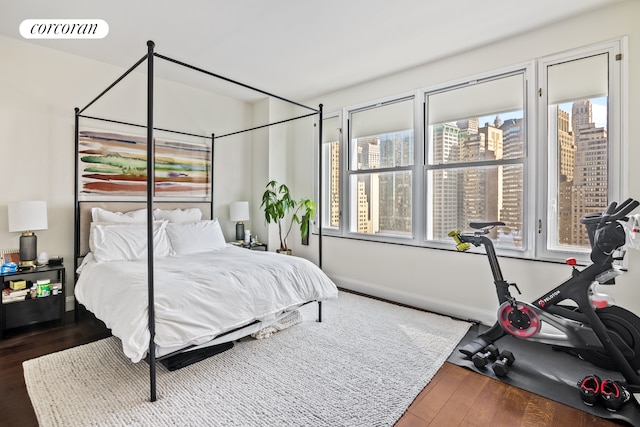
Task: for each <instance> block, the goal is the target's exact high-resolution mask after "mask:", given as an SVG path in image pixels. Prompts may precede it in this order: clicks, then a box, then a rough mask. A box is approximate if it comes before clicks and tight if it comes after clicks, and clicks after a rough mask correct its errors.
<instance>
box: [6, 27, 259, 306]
mask: <svg viewBox="0 0 640 427" xmlns="http://www.w3.org/2000/svg"><path fill="white" fill-rule="evenodd" d="M89 43H90V41H89ZM145 53H146V46H140V56H138V57H137V58H132V62H131V64H132V65H133V63H134V62H135V60H137V59H138V58H140V57H142V56H143V55H144V54H145ZM0 58H2V66H1V67H0V94H1V95H0V171H1V174H2V175H1V176H2V178H3V180H2V183H0V187H1V190H0V247H1V248H6V249H9V248H16V249H17V248H18V240H19V234H18V233H9V232H8V228H7V205H8V203H10V202H13V201H19V200H45V201H47V205H48V216H49V218H48V219H49V228H48V230H43V231H38V232H37V233H36V234H37V236H38V250H39V251H47V252H48V253H49V255H51V256H54V255H59V256H62V257H64V259H65V265H66V267H67V277H68V280H67V285H68V286H67V293H66V295H67V297H69V296H71V295H73V293H72V286H71V285H72V282H73V280H72V278H73V275H72V269H73V241H74V158H75V153H74V151H75V148H74V108H75V107H80V108H82V107H84V106H85V105H86V104H87V103H89V101H91V100H92V99H93V98H94V97H96V96H97V95H98V94H99V93H100V92H101V91H102V90H104V89H105V88H106V87H107V86H108V85H109V84H111V83H112V82H113V81H114V80H115V79H116V78H117V77H119V76H120V75H121V74H122V73H123V72H124V71H125V69H120V68H118V67H113V66H110V65H107V64H103V63H99V62H96V61H93V60H89V59H86V58H82V57H78V56H74V55H69V54H65V53H61V52H60V51H56V50H52V49H46V48H42V47H38V46H35V45H33V44H29V43H26V42H23V41H20V40H14V39H10V38H5V37H0ZM158 61H159V60H157V61H156V64H157V63H158ZM145 72H146V68H142V74H136V75H132V76H130V77H127V79H126V80H124V81H123V83H122V85H118V86H117V89H116V90H114V91H113V92H110V93H109V95H107V96H106V97H105V98H104V99H103V100H100V101H98V102H97V103H96V104H95V106H94V107H91V108H90V109H88V110H87V111H86V114H88V115H93V116H100V117H106V118H110V119H116V120H122V121H127V122H134V123H142V124H144V123H146V119H145V117H146V115H145V114H146V113H145V111H146V83H145V82H146V79H145V74H144V73H145ZM155 93H156V100H157V102H156V107H155V119H156V120H155V123H156V125H157V126H159V127H164V128H169V129H175V130H180V131H185V132H190V133H194V134H200V135H210V134H211V133H212V132H214V133H216V134H218V135H220V134H224V133H227V132H231V131H237V130H241V129H245V128H247V127H249V126H250V125H251V123H252V120H253V107H252V106H251V105H248V104H246V103H244V102H240V101H238V100H234V99H230V98H226V97H222V96H218V95H214V94H211V93H208V92H205V91H201V90H197V89H193V88H189V87H186V86H183V85H179V84H175V83H172V82H167V81H163V80H161V79H156V88H155ZM83 123H85V122H84V121H83ZM94 123H95V122H91V125H92V126H93V124H94ZM96 126H99V127H102V125H96ZM141 134H142V135H144V129H142V133H141ZM251 148H252V147H251V135H250V134H241V135H240V136H233V137H229V138H223V139H220V140H217V141H216V147H215V156H216V157H215V171H214V181H215V190H216V191H215V194H214V215H216V216H217V217H219V218H220V220H221V224H222V225H223V229H224V231H225V234H226V236H227V237H228V238H229V239H232V238H233V236H234V230H235V229H234V226H233V224H231V223H230V222H229V209H228V204H229V203H230V202H232V201H235V200H248V199H249V198H250V197H251V195H252V194H251V188H252V175H251V171H252V168H251V162H247V161H246V159H250V158H251ZM220 159H223V160H220ZM67 306H68V307H69V305H67Z"/></svg>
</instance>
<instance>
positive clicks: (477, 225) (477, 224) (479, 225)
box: [469, 221, 506, 230]
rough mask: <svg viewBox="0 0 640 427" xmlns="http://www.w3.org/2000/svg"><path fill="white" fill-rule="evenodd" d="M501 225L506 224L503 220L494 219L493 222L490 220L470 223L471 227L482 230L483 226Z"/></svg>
mask: <svg viewBox="0 0 640 427" xmlns="http://www.w3.org/2000/svg"><path fill="white" fill-rule="evenodd" d="M500 225H506V224H505V223H504V222H502V221H493V222H489V221H473V222H470V223H469V227H471V228H473V229H475V230H482V229H483V228H486V227H497V226H500Z"/></svg>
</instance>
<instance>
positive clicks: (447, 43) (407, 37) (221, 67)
mask: <svg viewBox="0 0 640 427" xmlns="http://www.w3.org/2000/svg"><path fill="white" fill-rule="evenodd" d="M621 1H628V0H529V1H516V0H492V1H490V2H482V1H478V0H393V1H389V0H320V1H314V2H311V1H305V0H236V1H232V0H180V1H177V0H153V1H152V0H109V1H104V0H55V1H51V0H20V1H16V0H0V35H4V36H7V37H12V38H16V39H21V40H25V39H23V38H22V37H21V36H20V34H19V31H18V27H19V25H20V23H21V22H22V21H23V20H25V19H35V18H38V19H43V18H47V19H52V18H56V19H74V18H75V19H102V20H104V21H106V22H107V23H108V24H109V33H108V35H107V36H106V37H105V38H104V39H100V40H27V41H28V42H30V43H36V44H38V45H41V46H46V47H49V48H52V49H58V50H61V51H65V52H69V53H73V54H76V55H81V56H84V57H89V58H93V59H96V60H99V61H102V62H105V63H109V64H114V65H118V66H122V67H125V68H128V67H130V66H131V65H132V64H133V63H135V61H137V60H138V59H139V58H141V57H142V56H143V55H145V53H146V51H147V48H146V42H147V40H153V41H154V42H155V44H156V52H158V53H160V54H162V55H166V56H168V57H171V58H174V59H177V60H180V61H184V62H186V63H189V64H192V65H195V66H197V67H200V68H203V69H206V70H208V71H211V72H213V73H216V74H219V75H222V76H225V77H229V78H232V79H234V80H237V81H241V82H243V83H245V84H248V85H251V86H254V87H257V88H260V89H262V90H265V91H268V92H271V93H276V94H278V95H281V96H283V97H286V98H289V99H293V100H305V99H308V98H312V97H315V96H318V95H320V94H324V93H328V92H332V91H336V90H339V89H341V88H344V87H348V86H351V85H354V84H357V83H360V82H364V81H367V80H371V79H375V78H378V77H382V76H385V75H388V74H391V73H394V72H397V71H400V70H403V69H407V68H410V67H414V66H417V65H421V64H425V63H428V62H431V61H436V60H438V59H441V58H443V57H446V56H449V55H453V54H456V53H460V52H463V51H466V50H469V49H473V48H476V47H478V46H482V45H485V44H487V43H491V42H493V41H496V40H499V39H504V38H507V37H511V36H514V35H516V34H519V33H522V32H527V31H530V30H532V29H535V28H539V27H543V26H545V25H549V24H551V23H554V22H558V21H562V20H563V19H567V18H568V17H571V16H575V15H577V14H580V13H583V12H586V11H590V10H594V9H597V8H600V7H604V6H607V5H610V4H612V3H617V2H621ZM177 68H178V67H164V68H162V69H160V68H159V69H158V74H159V75H160V76H161V77H165V78H168V79H171V80H175V81H179V82H182V83H187V84H190V85H193V86H196V87H198V86H201V85H202V84H203V83H202V81H203V79H200V78H196V77H194V73H184V72H182V73H178V72H177V71H178V70H177ZM212 90H215V89H212ZM222 92H224V90H223V91H222Z"/></svg>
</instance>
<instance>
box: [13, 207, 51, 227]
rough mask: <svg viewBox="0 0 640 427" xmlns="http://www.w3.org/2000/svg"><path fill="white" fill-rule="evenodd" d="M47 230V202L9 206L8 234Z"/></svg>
mask: <svg viewBox="0 0 640 427" xmlns="http://www.w3.org/2000/svg"><path fill="white" fill-rule="evenodd" d="M46 229H47V202H42V201H28V202H15V203H10V204H9V232H23V231H35V230H46Z"/></svg>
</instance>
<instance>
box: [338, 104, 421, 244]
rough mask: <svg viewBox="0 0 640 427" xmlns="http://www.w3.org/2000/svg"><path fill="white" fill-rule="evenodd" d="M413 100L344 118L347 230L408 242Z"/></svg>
mask: <svg viewBox="0 0 640 427" xmlns="http://www.w3.org/2000/svg"><path fill="white" fill-rule="evenodd" d="M413 109H414V107H413V98H409V99H402V100H394V101H391V102H386V103H382V104H380V105H376V106H372V107H366V108H363V109H360V110H356V111H352V112H351V114H350V117H349V123H350V129H349V131H350V135H349V168H348V171H349V230H350V231H351V232H353V233H361V234H375V235H388V236H398V237H412V235H413V229H412V223H413V214H412V208H413V204H412V199H413V196H412V191H413V165H414V149H413V147H414V141H413V139H414V138H413V134H414V130H413V129H414V123H413V115H414V112H413Z"/></svg>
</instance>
